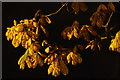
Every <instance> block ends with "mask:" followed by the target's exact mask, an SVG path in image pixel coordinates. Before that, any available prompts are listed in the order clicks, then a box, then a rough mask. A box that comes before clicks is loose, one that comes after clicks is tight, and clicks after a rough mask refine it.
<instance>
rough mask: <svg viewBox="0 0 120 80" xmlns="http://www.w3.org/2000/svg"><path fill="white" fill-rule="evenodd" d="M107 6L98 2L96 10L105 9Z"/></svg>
mask: <svg viewBox="0 0 120 80" xmlns="http://www.w3.org/2000/svg"><path fill="white" fill-rule="evenodd" d="M107 9H108V8H107V7H106V6H105V5H104V4H100V5H99V7H98V8H97V12H100V11H101V10H107Z"/></svg>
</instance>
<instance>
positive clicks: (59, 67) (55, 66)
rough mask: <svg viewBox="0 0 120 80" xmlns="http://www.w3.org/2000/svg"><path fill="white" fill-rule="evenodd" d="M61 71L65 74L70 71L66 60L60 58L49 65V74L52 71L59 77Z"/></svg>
mask: <svg viewBox="0 0 120 80" xmlns="http://www.w3.org/2000/svg"><path fill="white" fill-rule="evenodd" d="M60 71H61V72H62V74H63V75H67V74H68V72H69V70H68V68H67V66H66V64H65V63H64V61H63V60H60V61H58V59H56V60H55V61H53V62H52V63H51V65H50V66H49V68H48V74H50V73H52V75H53V76H55V77H57V76H59V75H60Z"/></svg>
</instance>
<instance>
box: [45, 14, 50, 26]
mask: <svg viewBox="0 0 120 80" xmlns="http://www.w3.org/2000/svg"><path fill="white" fill-rule="evenodd" d="M45 20H46V21H47V23H48V24H51V20H50V18H48V17H47V16H45Z"/></svg>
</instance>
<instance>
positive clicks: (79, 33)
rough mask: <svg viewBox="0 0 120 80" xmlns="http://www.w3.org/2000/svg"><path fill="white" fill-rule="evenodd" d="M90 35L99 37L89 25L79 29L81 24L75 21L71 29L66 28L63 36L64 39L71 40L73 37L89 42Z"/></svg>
mask: <svg viewBox="0 0 120 80" xmlns="http://www.w3.org/2000/svg"><path fill="white" fill-rule="evenodd" d="M89 33H91V34H92V35H93V36H97V32H96V31H95V30H94V29H93V28H92V26H89V25H83V26H82V28H80V27H79V22H78V21H74V22H73V25H72V26H71V27H66V28H65V29H64V30H63V31H62V33H61V35H62V36H63V38H64V39H68V40H70V39H71V38H72V36H74V37H75V38H81V37H84V40H85V41H89V37H90V35H89Z"/></svg>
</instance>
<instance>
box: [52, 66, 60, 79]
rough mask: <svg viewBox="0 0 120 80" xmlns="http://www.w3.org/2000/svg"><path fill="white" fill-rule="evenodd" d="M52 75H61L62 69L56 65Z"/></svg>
mask: <svg viewBox="0 0 120 80" xmlns="http://www.w3.org/2000/svg"><path fill="white" fill-rule="evenodd" d="M52 75H53V76H55V77H57V76H59V75H60V69H59V68H57V67H54V69H53V72H52Z"/></svg>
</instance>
